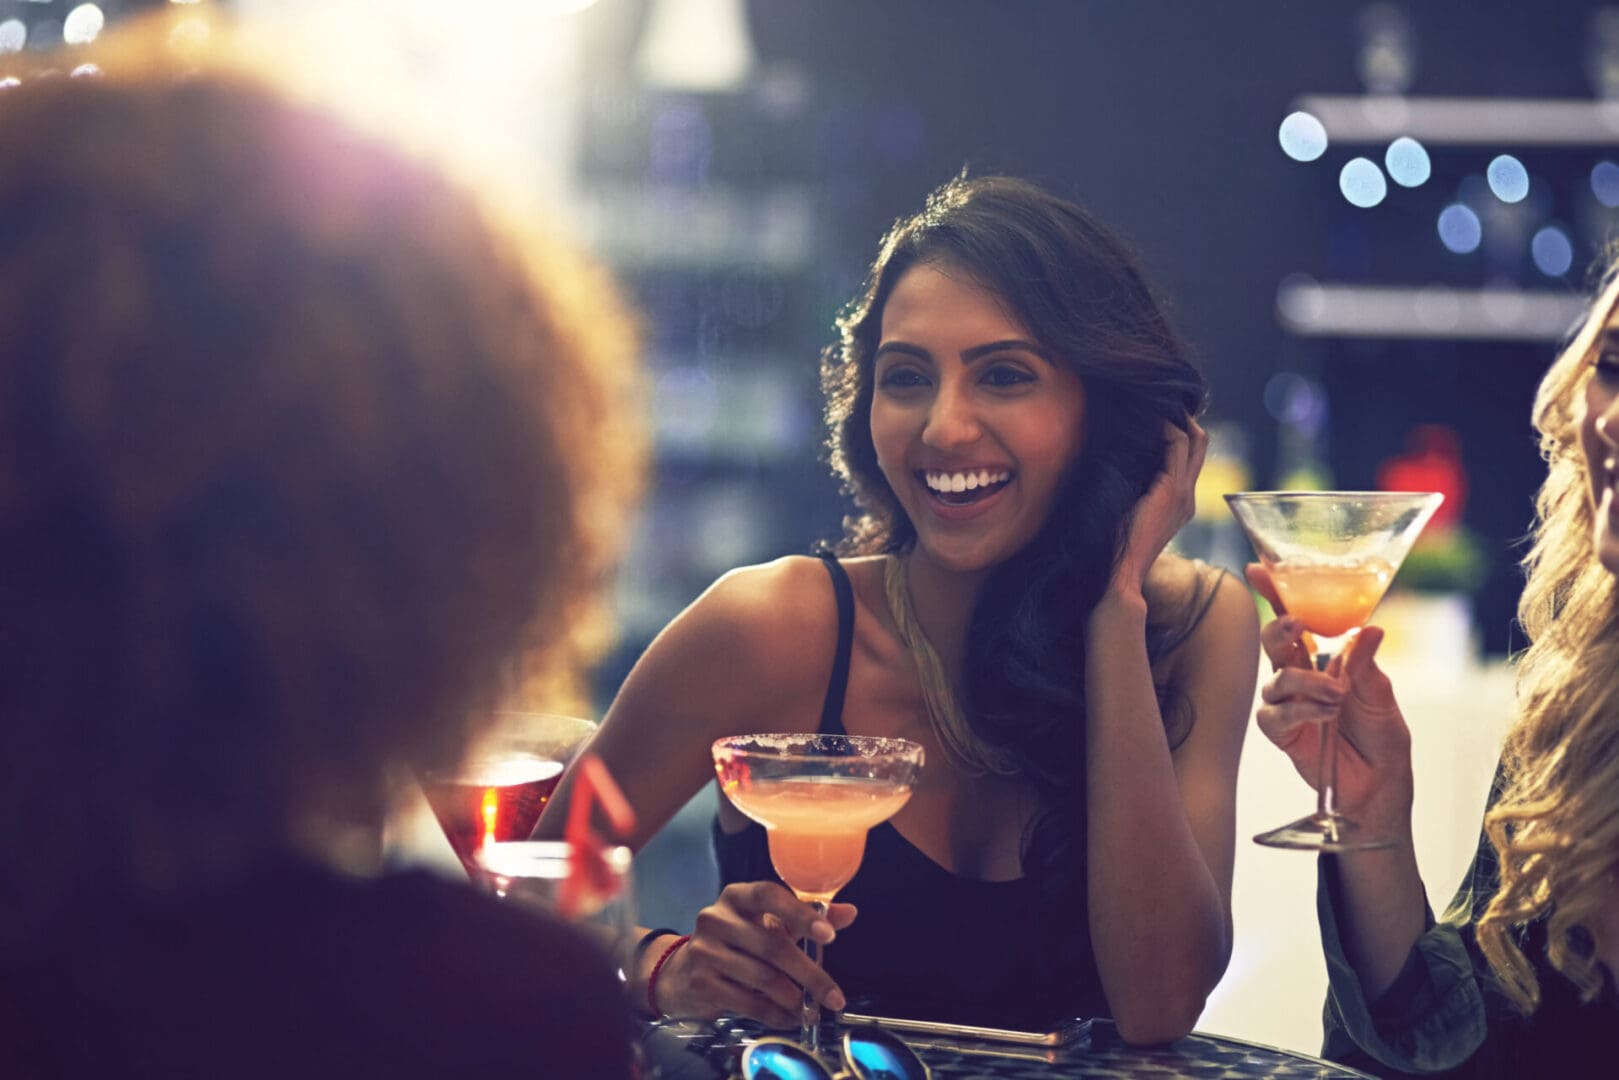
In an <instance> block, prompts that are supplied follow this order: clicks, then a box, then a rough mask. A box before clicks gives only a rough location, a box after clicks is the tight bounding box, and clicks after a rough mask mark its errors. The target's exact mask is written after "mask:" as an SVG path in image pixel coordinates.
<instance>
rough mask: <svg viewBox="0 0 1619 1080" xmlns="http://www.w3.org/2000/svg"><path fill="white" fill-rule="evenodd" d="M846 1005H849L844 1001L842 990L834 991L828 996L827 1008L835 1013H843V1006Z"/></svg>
mask: <svg viewBox="0 0 1619 1080" xmlns="http://www.w3.org/2000/svg"><path fill="white" fill-rule="evenodd" d="M846 1004H848V1003H847V1002H846V1001H844V1000H843V991H842V990H836V989H834V990H833V991H832V992H831V993H830V994H828V995H826V1007H827V1008H829V1009H831V1010H832V1011H833V1012H842V1011H843V1006H844V1005H846Z"/></svg>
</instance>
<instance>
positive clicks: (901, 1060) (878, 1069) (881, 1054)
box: [848, 1032, 926, 1080]
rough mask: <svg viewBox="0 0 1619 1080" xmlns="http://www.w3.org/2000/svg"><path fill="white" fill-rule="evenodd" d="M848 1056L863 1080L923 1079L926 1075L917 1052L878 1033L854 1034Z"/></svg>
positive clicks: (850, 1037) (850, 1038)
mask: <svg viewBox="0 0 1619 1080" xmlns="http://www.w3.org/2000/svg"><path fill="white" fill-rule="evenodd" d="M848 1055H849V1065H850V1067H851V1068H852V1069H853V1070H854V1072H855V1075H856V1076H857V1077H859V1080H922V1078H923V1077H924V1076H925V1075H926V1071H925V1070H924V1069H923V1067H922V1062H921V1061H920V1060H918V1059H917V1056H916V1051H914V1050H912V1049H911V1048H910V1047H908V1046H906V1045H905V1044H904V1043H902V1042H899V1041H898V1040H892V1039H890V1038H888V1037H887V1036H885V1035H881V1034H877V1033H875V1032H862V1033H860V1034H859V1035H855V1034H853V1033H851V1034H850V1035H849V1041H848Z"/></svg>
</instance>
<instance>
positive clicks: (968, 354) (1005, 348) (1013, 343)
mask: <svg viewBox="0 0 1619 1080" xmlns="http://www.w3.org/2000/svg"><path fill="white" fill-rule="evenodd" d="M1002 352H1026V353H1033V354H1034V355H1035V356H1038V357H1039V358H1040V359H1042V360H1049V359H1050V357H1049V356H1048V355H1047V354H1046V350H1044V349H1042V348H1041V347H1040V346H1038V345H1036V344H1035V343H1034V342H1032V341H1024V340H1023V339H1022V338H1007V339H1006V340H1005V341H991V342H988V343H986V344H983V345H974V346H973V347H972V348H970V349H963V350H962V352H961V362H962V363H964V364H970V363H972V362H973V361H974V360H978V359H980V358H982V357H985V356H989V355H991V354H992V353H1002Z"/></svg>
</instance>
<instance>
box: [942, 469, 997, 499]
mask: <svg viewBox="0 0 1619 1080" xmlns="http://www.w3.org/2000/svg"><path fill="white" fill-rule="evenodd" d="M1010 479H1012V474H1011V473H1010V472H1006V471H1004V470H999V471H997V470H992V469H977V470H974V471H972V472H940V471H937V470H934V469H928V470H925V471H924V472H923V474H922V481H923V483H925V484H927V486H928V489H929V490H931V491H933V492H934V493H935V494H938V495H963V494H966V493H968V492H972V496H971V498H968V499H952V500H951V501H952V502H971V501H972V500H973V499H976V498H980V497H982V496H983V495H986V494H988V493H989V489H990V488H998V487H1000V486H1001V485H1002V484H1004V483H1006V482H1007V481H1008V480H1010Z"/></svg>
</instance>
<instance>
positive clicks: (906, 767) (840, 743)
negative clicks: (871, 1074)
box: [714, 735, 922, 1050]
mask: <svg viewBox="0 0 1619 1080" xmlns="http://www.w3.org/2000/svg"><path fill="white" fill-rule="evenodd" d="M921 768H922V747H921V746H919V745H918V744H916V743H914V742H910V741H909V740H906V739H884V738H875V737H870V736H862V735H737V736H733V737H731V738H726V739H720V740H718V741H717V742H715V743H714V771H715V772H716V773H717V774H718V776H719V781H720V790H721V791H723V792H724V793H725V796H726V798H728V799H729V800H730V801H731V803H732V805H734V806H735V807H736V808H737V809H738V810H740V811H742V813H744V814H746V815H747V816H748V817H749V818H752V819H753V820H754V821H757V822H758V823H759V824H760V825H763V826H764V828H765V835H766V836H767V837H768V838H769V843H770V862H771V864H772V865H773V866H774V867H775V868H776V873H777V874H778V875H780V876H781V880H782V881H784V882H786V884H787V887H788V888H789V889H792V890H793V892H794V893H795V894H796V895H797V896H798V898H799V899H800V900H803V901H805V902H806V903H809V904H812V905H813V906H814V907H815V910H816V911H817V912H818V913H820V914H821V915H825V914H826V910H827V905H829V904H830V903H831V902H832V898H833V897H834V896H836V895H837V893H838V890H839V889H841V888H843V887H844V886H845V885H847V884H848V883H849V879H850V878H852V877H854V875H855V871H857V870H859V869H860V860H861V859H862V858H863V857H864V856H865V853H866V832H867V830H869V829H870V828H871V827H872V826H873V825H877V824H880V823H882V822H884V821H887V820H888V819H889V818H891V817H893V816H894V815H895V814H896V813H898V812H899V809H900V807H902V806H904V805H905V803H906V801H907V800H908V799H910V797H911V788H912V787H913V785H915V783H916V777H917V773H919V772H920V771H921ZM804 951H805V953H807V954H808V956H809V958H810V960H811V961H812V962H814V963H817V964H818V963H820V962H821V951H820V946H819V945H817V944H816V943H815V941H814V940H813V939H811V938H805V939H804ZM819 1019H820V1016H819V1011H818V1010H817V1009H816V1007H815V1001H814V999H813V998H812V997H811V996H810V994H809V992H808V991H805V993H804V1016H803V1025H802V1028H801V1030H800V1032H799V1039H800V1041H802V1042H803V1044H804V1045H805V1046H807V1047H809V1048H810V1049H812V1050H814V1049H817V1048H818V1044H819Z"/></svg>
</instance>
